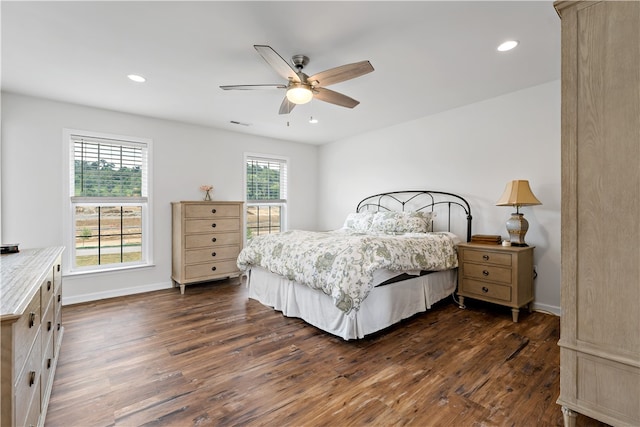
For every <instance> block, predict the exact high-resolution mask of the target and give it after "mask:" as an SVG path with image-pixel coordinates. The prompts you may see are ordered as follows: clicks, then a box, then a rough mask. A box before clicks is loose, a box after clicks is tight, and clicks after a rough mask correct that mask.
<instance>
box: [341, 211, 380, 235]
mask: <svg viewBox="0 0 640 427" xmlns="http://www.w3.org/2000/svg"><path fill="white" fill-rule="evenodd" d="M373 215H374V213H373V212H352V213H350V214H349V215H347V219H345V220H344V225H343V226H342V228H345V229H347V230H353V231H359V232H367V231H369V230H370V229H371V223H372V222H373Z"/></svg>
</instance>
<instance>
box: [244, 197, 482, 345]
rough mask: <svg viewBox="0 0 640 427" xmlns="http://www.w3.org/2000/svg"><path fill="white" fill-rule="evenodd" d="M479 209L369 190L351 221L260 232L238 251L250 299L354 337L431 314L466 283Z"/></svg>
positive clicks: (451, 199) (459, 201)
mask: <svg viewBox="0 0 640 427" xmlns="http://www.w3.org/2000/svg"><path fill="white" fill-rule="evenodd" d="M471 220H472V216H471V207H470V206H469V203H468V202H467V201H466V200H465V199H464V198H462V197H461V196H458V195H456V194H453V193H446V192H440V191H427V190H410V191H394V192H389V193H380V194H375V195H372V196H369V197H366V198H365V199H363V200H362V201H360V203H358V205H357V207H356V210H355V212H353V213H350V214H349V215H348V216H347V218H346V219H345V221H344V225H343V227H342V228H340V229H337V230H332V231H327V232H311V231H302V230H292V231H287V232H284V233H279V234H272V235H263V236H257V237H254V238H253V239H252V240H251V241H250V242H249V243H248V244H247V246H246V247H245V248H244V249H243V250H242V251H241V253H240V255H239V256H238V267H239V268H240V269H241V270H242V271H244V272H245V274H246V286H247V287H248V289H249V298H250V299H254V300H257V301H259V302H260V303H262V304H264V305H266V306H269V307H272V308H274V309H275V310H278V311H281V312H282V313H283V315H285V316H289V317H298V318H301V319H303V320H304V321H306V322H307V323H309V324H311V325H313V326H315V327H317V328H319V329H322V330H324V331H326V332H329V333H331V334H333V335H336V336H339V337H341V338H343V339H345V340H351V339H360V338H363V337H365V336H366V335H369V334H372V333H374V332H378V331H380V330H382V329H385V328H387V327H389V326H391V325H393V324H395V323H398V322H399V321H401V320H403V319H406V318H408V317H411V316H413V315H414V314H417V313H420V312H424V311H426V310H428V309H430V308H431V306H432V305H433V304H435V303H436V302H438V301H440V300H442V299H444V298H446V297H448V296H449V295H451V294H452V293H453V292H454V291H455V289H456V282H457V274H456V273H457V252H456V245H457V243H459V242H461V241H469V240H470V239H471Z"/></svg>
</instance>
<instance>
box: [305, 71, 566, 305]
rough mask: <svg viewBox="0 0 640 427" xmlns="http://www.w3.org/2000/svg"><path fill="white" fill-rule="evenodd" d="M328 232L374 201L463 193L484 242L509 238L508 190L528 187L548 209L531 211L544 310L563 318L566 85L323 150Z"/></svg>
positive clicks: (323, 224) (538, 297)
mask: <svg viewBox="0 0 640 427" xmlns="http://www.w3.org/2000/svg"><path fill="white" fill-rule="evenodd" d="M319 174H320V175H319V176H320V180H319V197H318V206H319V208H320V212H319V218H318V225H319V229H333V228H339V227H340V226H341V225H342V222H343V220H344V218H345V216H346V215H347V213H348V212H352V211H353V210H354V209H355V205H356V203H357V202H358V201H360V200H361V199H362V198H364V197H365V196H367V195H370V194H375V193H379V192H384V191H393V190H403V189H427V190H442V191H449V192H453V193H457V194H460V195H462V196H463V197H465V198H466V199H467V200H468V201H469V203H470V204H471V209H472V214H473V217H474V222H473V233H474V234H500V235H502V236H504V237H506V236H507V232H506V229H505V222H506V221H507V219H508V217H509V215H510V213H511V211H512V208H509V207H497V206H495V202H496V201H497V200H498V198H499V197H500V196H501V194H502V192H503V190H504V188H505V185H506V183H507V182H508V181H510V180H513V179H528V180H529V182H530V184H531V188H532V190H533V192H534V194H535V195H536V196H537V197H538V199H539V200H540V201H541V202H542V203H543V204H542V206H533V207H524V208H522V209H521V212H523V213H524V214H525V218H527V219H528V221H529V225H530V228H529V232H528V233H527V235H526V241H527V243H529V245H532V246H533V245H535V246H536V249H535V256H534V263H535V264H536V266H537V271H538V278H537V279H536V281H535V307H536V308H537V309H539V310H546V311H551V312H554V313H556V314H559V313H560V82H559V81H554V82H551V83H547V84H543V85H540V86H536V87H532V88H528V89H525V90H521V91H518V92H514V93H510V94H507V95H504V96H500V97H497V98H493V99H489V100H486V101H483V102H479V103H476V104H472V105H467V106H464V107H461V108H457V109H455V110H450V111H446V112H443V113H441V114H436V115H432V116H428V117H424V118H422V119H419V120H415V121H411V122H407V123H403V124H400V125H397V126H393V127H389V128H385V129H381V130H378V131H375V132H371V133H368V134H363V135H358V136H355V137H352V138H348V139H345V140H341V141H336V142H334V143H331V144H327V145H324V146H322V147H321V148H320V161H319Z"/></svg>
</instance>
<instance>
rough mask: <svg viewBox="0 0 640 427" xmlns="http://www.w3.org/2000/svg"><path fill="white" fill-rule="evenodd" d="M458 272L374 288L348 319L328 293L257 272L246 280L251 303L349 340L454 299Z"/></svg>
mask: <svg viewBox="0 0 640 427" xmlns="http://www.w3.org/2000/svg"><path fill="white" fill-rule="evenodd" d="M456 273H457V270H456V269H453V270H446V271H438V272H434V273H431V274H427V275H425V276H418V277H415V278H412V279H408V280H404V281H401V282H396V283H392V284H390V285H385V286H378V287H375V288H373V290H372V291H371V292H370V293H369V295H368V296H367V298H366V299H365V300H364V301H363V302H362V304H361V306H360V310H359V311H357V312H351V313H349V314H345V313H344V312H342V311H340V310H339V309H338V308H337V307H336V306H335V305H334V304H333V300H332V299H331V298H330V297H329V296H328V295H326V294H324V293H322V292H320V291H317V290H314V289H311V288H309V287H308V286H306V285H301V284H299V283H296V282H294V281H291V280H288V279H286V278H284V277H282V276H279V275H277V274H273V273H271V272H269V271H268V270H265V269H264V268H261V267H253V268H252V269H251V271H250V272H249V274H248V277H247V287H248V288H249V298H251V299H255V300H257V301H260V302H261V303H262V304H264V305H267V306H269V307H273V308H274V309H275V310H278V311H281V312H282V314H284V315H285V316H288V317H298V318H300V319H303V320H304V321H306V322H307V323H309V324H311V325H313V326H316V327H317V328H320V329H322V330H324V331H326V332H329V333H331V334H334V335H337V336H339V337H341V338H344V339H345V340H350V339H357V338H363V337H364V336H365V335H368V334H371V333H373V332H377V331H379V330H381V329H384V328H386V327H388V326H391V325H393V324H395V323H398V322H399V321H401V320H402V319H406V318H408V317H411V316H413V315H414V314H416V313H420V312H423V311H426V310H427V309H429V308H431V306H432V305H433V304H435V303H436V302H438V301H440V300H441V299H443V298H446V297H447V296H449V295H451V294H452V293H453V292H454V291H455V289H456V277H457V275H456Z"/></svg>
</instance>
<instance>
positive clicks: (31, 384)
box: [29, 371, 36, 387]
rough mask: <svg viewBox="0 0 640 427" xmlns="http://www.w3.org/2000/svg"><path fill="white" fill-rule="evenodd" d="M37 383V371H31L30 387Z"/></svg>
mask: <svg viewBox="0 0 640 427" xmlns="http://www.w3.org/2000/svg"><path fill="white" fill-rule="evenodd" d="M35 383H36V371H29V387H31V386H33V385H34V384H35Z"/></svg>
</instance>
